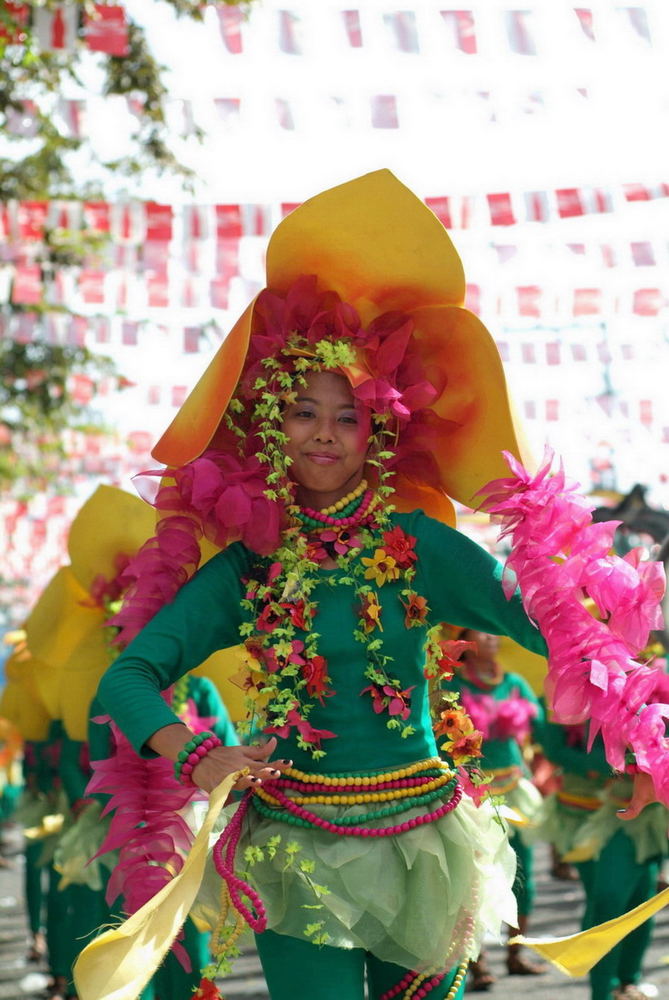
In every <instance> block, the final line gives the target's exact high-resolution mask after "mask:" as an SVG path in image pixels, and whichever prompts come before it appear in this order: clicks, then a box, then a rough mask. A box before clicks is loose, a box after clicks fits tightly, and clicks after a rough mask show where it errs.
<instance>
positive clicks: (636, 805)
mask: <svg viewBox="0 0 669 1000" xmlns="http://www.w3.org/2000/svg"><path fill="white" fill-rule="evenodd" d="M651 802H657V796H656V794H655V786H654V785H653V779H652V778H651V776H650V775H649V774H646V773H645V772H644V771H639V772H638V773H637V774H635V775H634V784H633V786H632V798H631V800H630V803H629V805H628V806H627V808H626V809H619V810H618V812H617V813H616V815H617V816H618V819H635V818H636V817H637V816H638V815H639V813H640V812H641V810H642V809H644V808H645V807H646V806H647V805H649V804H650V803H651Z"/></svg>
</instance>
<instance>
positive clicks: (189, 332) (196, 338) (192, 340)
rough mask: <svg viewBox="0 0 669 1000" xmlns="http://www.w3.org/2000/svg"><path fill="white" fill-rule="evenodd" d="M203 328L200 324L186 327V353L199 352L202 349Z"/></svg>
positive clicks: (184, 344) (184, 343)
mask: <svg viewBox="0 0 669 1000" xmlns="http://www.w3.org/2000/svg"><path fill="white" fill-rule="evenodd" d="M201 335H202V328H201V327H199V326H186V327H184V342H183V347H184V354H197V353H198V352H199V350H200V339H201Z"/></svg>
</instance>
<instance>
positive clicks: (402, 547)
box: [383, 524, 416, 569]
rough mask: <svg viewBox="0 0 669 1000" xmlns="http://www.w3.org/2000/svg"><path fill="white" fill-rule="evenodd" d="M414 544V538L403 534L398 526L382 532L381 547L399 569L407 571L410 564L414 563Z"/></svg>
mask: <svg viewBox="0 0 669 1000" xmlns="http://www.w3.org/2000/svg"><path fill="white" fill-rule="evenodd" d="M415 544H416V539H415V538H414V536H413V535H407V534H405V532H404V531H403V530H402V529H401V528H400V526H399V524H397V525H395V527H394V528H393V529H392V531H384V533H383V547H384V549H385V550H386V553H387V554H388V555H389V556H392V558H393V559H394V560H395V562H396V563H397V565H398V566H399V568H400V569H409V567H410V566H411V565H412V563H415V561H416V553H415V551H414V546H415Z"/></svg>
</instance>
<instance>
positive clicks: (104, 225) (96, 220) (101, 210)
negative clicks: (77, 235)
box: [84, 201, 111, 233]
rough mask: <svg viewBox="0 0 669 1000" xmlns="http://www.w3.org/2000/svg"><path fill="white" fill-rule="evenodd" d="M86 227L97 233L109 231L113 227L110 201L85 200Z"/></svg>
mask: <svg viewBox="0 0 669 1000" xmlns="http://www.w3.org/2000/svg"><path fill="white" fill-rule="evenodd" d="M84 227H85V228H86V229H91V230H92V231H93V232H95V233H108V232H109V230H110V227H111V211H110V205H109V202H106V201H85V202H84Z"/></svg>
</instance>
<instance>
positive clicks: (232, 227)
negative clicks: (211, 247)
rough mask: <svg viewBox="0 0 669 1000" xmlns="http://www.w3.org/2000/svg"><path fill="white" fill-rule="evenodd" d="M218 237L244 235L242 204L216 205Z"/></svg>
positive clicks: (229, 237)
mask: <svg viewBox="0 0 669 1000" xmlns="http://www.w3.org/2000/svg"><path fill="white" fill-rule="evenodd" d="M215 211H216V238H217V239H218V240H226V239H231V238H238V237H240V236H241V235H242V232H243V229H242V206H241V205H216V206H215Z"/></svg>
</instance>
